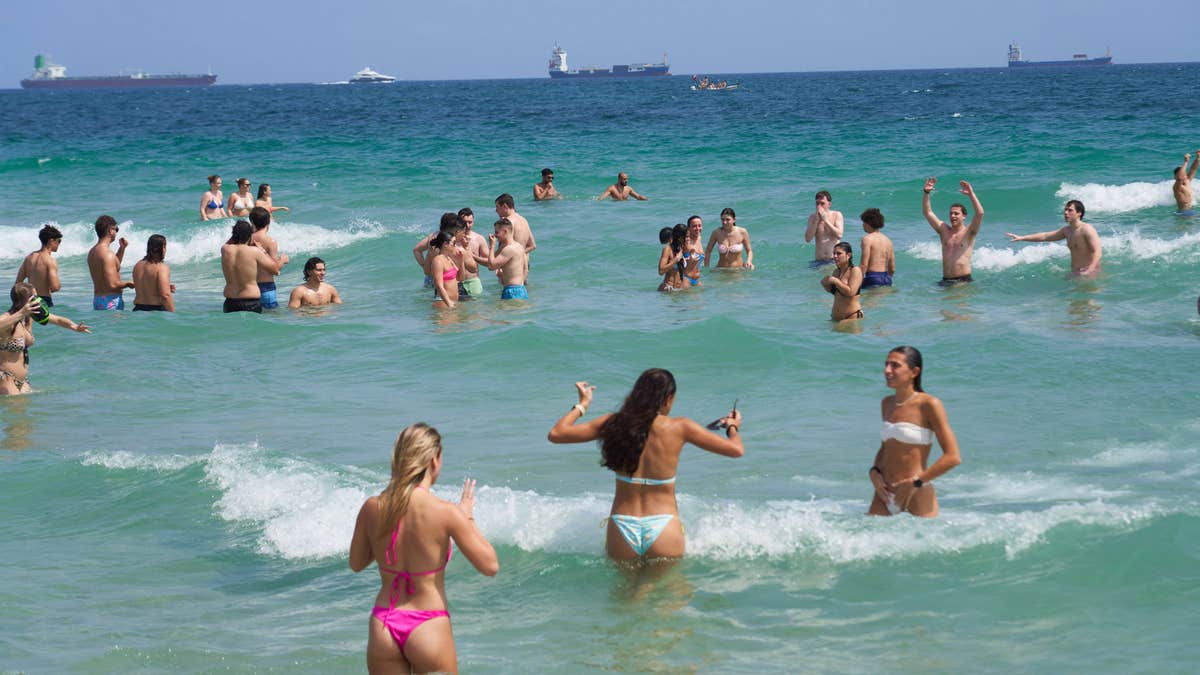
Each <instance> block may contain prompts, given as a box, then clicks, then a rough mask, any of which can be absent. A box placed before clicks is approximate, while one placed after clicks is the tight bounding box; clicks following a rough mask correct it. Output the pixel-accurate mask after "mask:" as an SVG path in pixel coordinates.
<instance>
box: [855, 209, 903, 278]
mask: <svg viewBox="0 0 1200 675" xmlns="http://www.w3.org/2000/svg"><path fill="white" fill-rule="evenodd" d="M859 217H860V218H862V226H863V232H866V233H867V234H866V235H865V236H864V237H863V238H862V244H860V245H859V246H860V248H859V250H860V251H862V259H861V260H860V261H859V263H858V266H859V267H861V268H862V271H863V282H862V288H864V289H866V288H874V287H876V286H891V285H892V275H893V274H895V273H896V250H895V248H893V247H892V240H891V239H888V238H887V235H885V234H884V233H882V232H880V230H882V229H883V214H882V213H881V212H880V211H879V209H867V210H866V211H863V212H862V215H861V216H859Z"/></svg>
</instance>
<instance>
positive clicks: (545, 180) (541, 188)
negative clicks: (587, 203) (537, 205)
mask: <svg viewBox="0 0 1200 675" xmlns="http://www.w3.org/2000/svg"><path fill="white" fill-rule="evenodd" d="M550 199H562V195H560V194H558V190H556V189H555V188H554V169H542V182H540V183H534V184H533V201H535V202H544V201H548V200H550Z"/></svg>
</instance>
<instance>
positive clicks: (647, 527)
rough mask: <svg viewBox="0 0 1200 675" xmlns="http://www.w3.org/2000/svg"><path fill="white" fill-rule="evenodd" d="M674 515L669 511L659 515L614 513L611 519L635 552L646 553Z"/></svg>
mask: <svg viewBox="0 0 1200 675" xmlns="http://www.w3.org/2000/svg"><path fill="white" fill-rule="evenodd" d="M674 517H675V516H674V515H672V514H669V513H668V514H663V515H657V516H625V515H621V514H619V513H614V514H612V515H611V516H609V519H610V520H612V521H613V522H614V523H616V525H617V530H619V531H620V532H621V537H622V538H623V539H624V540H625V543H627V544H629V548H631V549H633V552H634V553H636V554H638V555H646V551H648V550H650V547H651V546H653V545H654V541H655V540H656V539H658V535H660V534H662V531H663V528H665V527H666V526H667V523H670V522H671V519H672V518H674Z"/></svg>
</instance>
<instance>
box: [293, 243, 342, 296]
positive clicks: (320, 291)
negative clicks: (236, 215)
mask: <svg viewBox="0 0 1200 675" xmlns="http://www.w3.org/2000/svg"><path fill="white" fill-rule="evenodd" d="M340 304H342V296H340V295H338V291H337V289H336V288H334V287H333V284H327V283H325V261H324V260H321V259H320V258H317V257H316V256H314V257H312V258H309V259H308V261H306V262H305V263H304V283H302V284H300V285H299V286H297V287H295V288H293V289H292V295H291V296H290V297H289V298H288V309H299V308H300V307H320V306H322V305H340Z"/></svg>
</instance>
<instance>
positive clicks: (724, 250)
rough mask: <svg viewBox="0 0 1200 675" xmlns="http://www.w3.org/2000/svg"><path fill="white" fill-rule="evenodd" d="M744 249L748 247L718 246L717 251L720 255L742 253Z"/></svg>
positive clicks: (737, 245) (736, 245) (739, 245)
mask: <svg viewBox="0 0 1200 675" xmlns="http://www.w3.org/2000/svg"><path fill="white" fill-rule="evenodd" d="M744 248H746V247H745V246H743V245H741V244H730V245H728V246H726V245H725V244H717V251H718V252H719V253H741V252H742V249H744Z"/></svg>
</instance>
